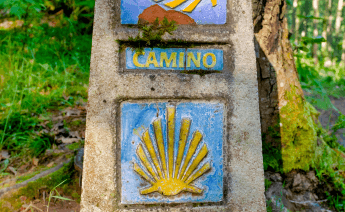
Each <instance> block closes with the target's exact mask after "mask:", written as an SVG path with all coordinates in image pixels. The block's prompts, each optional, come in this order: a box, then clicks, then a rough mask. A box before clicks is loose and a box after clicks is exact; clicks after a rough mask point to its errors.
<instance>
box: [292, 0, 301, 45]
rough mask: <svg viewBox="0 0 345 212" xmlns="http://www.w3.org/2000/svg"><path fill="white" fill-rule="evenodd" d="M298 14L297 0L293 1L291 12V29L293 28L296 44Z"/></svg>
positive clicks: (296, 42)
mask: <svg viewBox="0 0 345 212" xmlns="http://www.w3.org/2000/svg"><path fill="white" fill-rule="evenodd" d="M299 14H300V11H299V7H298V0H294V1H293V13H292V18H293V21H292V27H291V28H292V29H293V30H294V35H295V44H296V45H297V44H298V36H299V23H300V19H299V17H298V15H299Z"/></svg>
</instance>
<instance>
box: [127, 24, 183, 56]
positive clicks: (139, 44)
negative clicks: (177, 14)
mask: <svg viewBox="0 0 345 212" xmlns="http://www.w3.org/2000/svg"><path fill="white" fill-rule="evenodd" d="M138 28H139V33H138V35H137V36H136V37H134V38H133V37H132V36H130V37H129V38H128V41H129V42H130V43H131V44H132V47H134V48H135V49H136V51H139V52H142V51H143V48H144V47H162V46H165V45H166V44H167V42H166V41H164V40H163V39H162V36H163V35H164V34H165V33H168V34H170V35H172V32H173V31H175V30H176V29H177V25H176V22H175V21H171V22H169V21H168V19H167V18H166V17H164V19H163V21H161V22H160V21H159V19H158V18H156V20H155V21H154V22H153V23H152V24H150V23H141V22H139V23H138Z"/></svg>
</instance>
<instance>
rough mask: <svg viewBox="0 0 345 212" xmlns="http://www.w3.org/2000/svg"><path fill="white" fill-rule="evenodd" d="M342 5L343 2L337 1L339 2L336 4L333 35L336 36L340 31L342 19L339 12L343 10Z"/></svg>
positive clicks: (341, 0)
mask: <svg viewBox="0 0 345 212" xmlns="http://www.w3.org/2000/svg"><path fill="white" fill-rule="evenodd" d="M343 3H344V1H343V0H339V2H338V10H337V18H336V19H335V33H336V35H338V34H339V31H340V26H341V19H342V17H341V12H342V10H343Z"/></svg>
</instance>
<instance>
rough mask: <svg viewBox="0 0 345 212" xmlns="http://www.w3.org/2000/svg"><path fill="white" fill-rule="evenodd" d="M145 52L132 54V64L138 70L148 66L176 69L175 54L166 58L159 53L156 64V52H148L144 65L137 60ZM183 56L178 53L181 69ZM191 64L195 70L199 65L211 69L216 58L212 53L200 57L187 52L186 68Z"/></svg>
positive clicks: (198, 53) (215, 62)
mask: <svg viewBox="0 0 345 212" xmlns="http://www.w3.org/2000/svg"><path fill="white" fill-rule="evenodd" d="M145 54H146V52H135V53H134V54H133V58H132V60H133V64H134V65H135V67H138V68H142V67H146V68H148V67H150V65H151V64H152V65H153V66H154V67H156V68H158V67H160V68H164V67H166V68H170V67H171V68H176V67H177V52H172V53H171V55H170V57H168V56H167V53H166V52H160V53H157V54H160V60H159V62H158V60H157V57H156V52H154V51H150V52H148V57H147V59H146V62H145V63H140V62H139V60H138V57H139V56H140V55H145ZM184 54H185V53H183V52H180V53H179V61H178V64H179V67H180V68H182V67H184ZM209 57H210V58H211V61H212V62H211V63H210V64H208V63H207V59H208V58H209ZM201 59H202V60H201ZM192 63H194V66H195V67H196V68H200V67H201V63H202V65H203V66H204V67H205V68H213V67H214V66H215V65H216V64H217V57H216V55H215V54H214V53H212V52H208V53H206V54H204V55H203V56H201V52H197V53H196V54H194V53H193V52H188V53H187V65H186V67H187V68H189V67H192Z"/></svg>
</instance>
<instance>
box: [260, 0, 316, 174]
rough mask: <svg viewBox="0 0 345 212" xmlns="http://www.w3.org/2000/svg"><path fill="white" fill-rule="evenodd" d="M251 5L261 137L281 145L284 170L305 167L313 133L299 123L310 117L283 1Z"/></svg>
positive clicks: (264, 0) (268, 141)
mask: <svg viewBox="0 0 345 212" xmlns="http://www.w3.org/2000/svg"><path fill="white" fill-rule="evenodd" d="M253 5H254V7H253V9H254V10H253V18H254V30H255V42H256V55H257V69H258V82H259V99H260V115H261V130H262V133H263V140H264V141H265V142H266V143H270V144H272V145H273V146H276V147H280V148H281V152H282V159H283V166H284V171H289V170H291V169H294V168H301V169H308V168H309V164H310V162H311V156H310V155H312V154H310V153H311V152H312V151H313V148H314V146H315V144H316V132H315V130H313V129H311V126H304V125H303V123H305V121H310V119H311V117H312V116H311V115H310V111H309V109H308V108H309V107H308V105H307V104H308V103H307V102H306V101H305V100H304V95H303V91H302V88H301V86H300V83H299V78H298V73H297V70H296V66H295V62H294V56H293V50H292V48H291V44H290V41H289V38H288V35H289V32H288V26H287V19H286V18H285V16H284V15H285V10H286V2H285V0H253ZM304 115H305V116H304ZM309 123H310V122H309ZM299 129H303V132H301V131H299ZM306 134H308V136H309V137H310V139H307V141H306V142H303V141H302V140H303V139H302V138H301V137H300V136H301V135H303V136H305V135H306ZM297 149H302V150H301V151H300V150H297ZM290 156H291V157H290Z"/></svg>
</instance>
